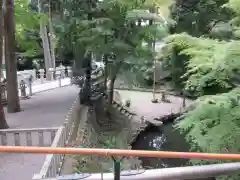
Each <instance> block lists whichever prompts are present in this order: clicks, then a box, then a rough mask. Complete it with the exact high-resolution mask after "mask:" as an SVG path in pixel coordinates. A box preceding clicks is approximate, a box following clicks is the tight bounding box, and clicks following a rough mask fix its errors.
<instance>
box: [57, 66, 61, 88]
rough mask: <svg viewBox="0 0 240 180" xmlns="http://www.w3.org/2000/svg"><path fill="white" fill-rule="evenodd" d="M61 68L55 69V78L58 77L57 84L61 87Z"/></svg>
mask: <svg viewBox="0 0 240 180" xmlns="http://www.w3.org/2000/svg"><path fill="white" fill-rule="evenodd" d="M61 74H62V72H61V70H58V71H56V78H57V79H58V86H59V87H61V86H62V82H61Z"/></svg>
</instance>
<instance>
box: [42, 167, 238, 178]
mask: <svg viewBox="0 0 240 180" xmlns="http://www.w3.org/2000/svg"><path fill="white" fill-rule="evenodd" d="M239 170H240V163H225V164H210V165H197V166H185V167H174V168H162V169H148V170H143V169H139V170H130V171H121V174H120V177H121V178H120V179H121V180H146V179H147V180H159V179H161V180H176V179H177V180H180V179H181V180H183V179H184V180H187V179H196V177H197V179H200V178H201V179H202V178H208V177H216V176H220V175H230V174H231V175H233V174H238V173H239ZM77 176H78V177H79V179H84V180H101V179H104V180H113V179H114V175H113V173H103V174H102V173H93V174H92V173H91V174H89V173H86V174H72V175H66V176H64V175H63V176H61V177H60V178H59V177H54V178H47V179H44V180H60V179H68V180H70V179H74V177H75V179H77ZM84 177H85V178H84Z"/></svg>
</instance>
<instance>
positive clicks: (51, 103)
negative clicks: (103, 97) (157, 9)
mask: <svg viewBox="0 0 240 180" xmlns="http://www.w3.org/2000/svg"><path fill="white" fill-rule="evenodd" d="M77 93H78V89H77V88H76V87H75V86H68V87H63V88H57V89H54V90H50V91H45V92H42V93H38V94H36V95H34V96H32V97H31V99H28V100H23V101H21V107H22V109H23V111H22V112H19V113H15V114H6V118H7V121H8V124H9V126H10V128H34V127H53V126H60V125H61V124H62V123H63V121H64V118H65V116H66V114H67V112H68V109H69V108H70V107H71V105H72V103H73V102H74V100H75V98H76V96H77ZM44 158H45V155H35V154H15V153H0V159H1V160H0V180H16V179H21V180H31V179H32V176H33V174H34V173H37V172H39V170H40V168H41V166H42V164H43V162H44Z"/></svg>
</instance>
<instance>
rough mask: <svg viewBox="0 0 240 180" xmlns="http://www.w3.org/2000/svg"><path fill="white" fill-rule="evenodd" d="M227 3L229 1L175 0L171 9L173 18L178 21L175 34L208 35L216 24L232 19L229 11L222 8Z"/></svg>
mask: <svg viewBox="0 0 240 180" xmlns="http://www.w3.org/2000/svg"><path fill="white" fill-rule="evenodd" d="M227 2H228V0H184V1H182V0H175V3H173V5H172V8H171V17H172V18H173V19H174V20H175V21H176V27H175V29H174V32H175V33H181V32H187V33H189V34H191V35H195V36H200V35H208V33H209V31H210V30H211V29H212V28H213V27H214V25H215V24H216V23H218V22H221V21H222V22H226V21H228V20H229V19H230V17H231V12H230V11H229V9H227V8H221V7H222V5H224V4H225V3H227Z"/></svg>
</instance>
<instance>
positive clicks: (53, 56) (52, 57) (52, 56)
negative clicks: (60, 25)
mask: <svg viewBox="0 0 240 180" xmlns="http://www.w3.org/2000/svg"><path fill="white" fill-rule="evenodd" d="M48 4H49V34H50V36H49V44H50V49H51V60H52V68H56V57H55V48H54V43H53V41H54V30H53V24H52V14H51V1H50V0H49V3H48Z"/></svg>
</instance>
